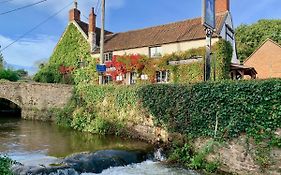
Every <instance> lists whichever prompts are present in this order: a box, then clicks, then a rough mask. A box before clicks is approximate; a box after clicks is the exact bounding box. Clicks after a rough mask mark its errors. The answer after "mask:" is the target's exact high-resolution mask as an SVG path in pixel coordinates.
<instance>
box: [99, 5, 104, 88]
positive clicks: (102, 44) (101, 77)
mask: <svg viewBox="0 0 281 175" xmlns="http://www.w3.org/2000/svg"><path fill="white" fill-rule="evenodd" d="M101 7H102V9H101V11H102V12H101V34H100V65H102V64H103V56H104V28H105V27H104V26H105V0H102V1H101ZM102 82H103V76H102V75H99V84H102Z"/></svg>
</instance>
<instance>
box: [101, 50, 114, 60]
mask: <svg viewBox="0 0 281 175" xmlns="http://www.w3.org/2000/svg"><path fill="white" fill-rule="evenodd" d="M112 55H113V54H112V52H108V53H105V54H104V56H103V59H104V62H107V61H112Z"/></svg>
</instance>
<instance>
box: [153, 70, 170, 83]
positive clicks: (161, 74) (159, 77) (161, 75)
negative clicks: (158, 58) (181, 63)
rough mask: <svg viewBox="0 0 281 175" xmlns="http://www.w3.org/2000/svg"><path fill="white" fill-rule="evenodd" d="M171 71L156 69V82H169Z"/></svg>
mask: <svg viewBox="0 0 281 175" xmlns="http://www.w3.org/2000/svg"><path fill="white" fill-rule="evenodd" d="M169 74H170V73H169V71H156V82H157V83H168V82H169Z"/></svg>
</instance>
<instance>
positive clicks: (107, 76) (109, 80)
mask: <svg viewBox="0 0 281 175" xmlns="http://www.w3.org/2000/svg"><path fill="white" fill-rule="evenodd" d="M111 81H112V77H111V76H109V75H106V76H104V77H103V84H109V83H110V82H111Z"/></svg>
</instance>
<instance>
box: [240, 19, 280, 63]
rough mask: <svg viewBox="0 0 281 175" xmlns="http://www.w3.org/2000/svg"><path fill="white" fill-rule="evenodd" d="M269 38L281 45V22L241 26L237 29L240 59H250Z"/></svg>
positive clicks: (271, 21)
mask: <svg viewBox="0 0 281 175" xmlns="http://www.w3.org/2000/svg"><path fill="white" fill-rule="evenodd" d="M267 38H270V39H272V40H274V41H275V42H277V43H279V44H281V20H260V21H258V22H257V23H255V24H251V25H245V24H242V25H240V26H239V27H238V28H237V29H236V43H237V51H238V56H239V59H240V60H245V59H246V58H248V57H249V56H250V55H251V54H252V53H253V52H254V51H255V50H256V49H257V48H258V47H259V46H260V45H261V44H262V43H263V42H264V41H265V40H266V39H267Z"/></svg>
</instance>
